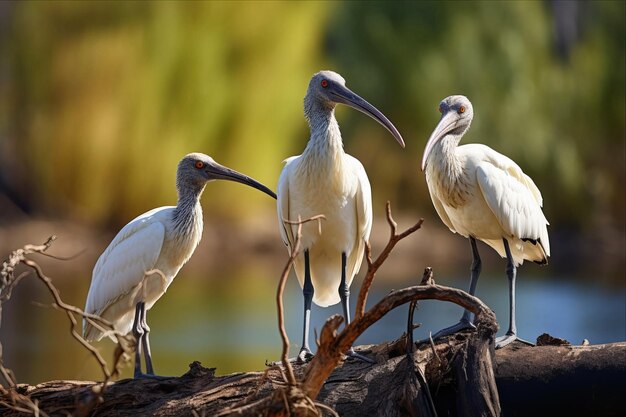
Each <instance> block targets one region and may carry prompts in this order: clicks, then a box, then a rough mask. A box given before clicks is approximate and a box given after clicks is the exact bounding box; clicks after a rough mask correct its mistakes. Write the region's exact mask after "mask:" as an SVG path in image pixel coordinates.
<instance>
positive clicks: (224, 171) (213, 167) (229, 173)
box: [205, 162, 276, 199]
mask: <svg viewBox="0 0 626 417" xmlns="http://www.w3.org/2000/svg"><path fill="white" fill-rule="evenodd" d="M205 169H206V172H207V174H208V175H209V176H210V177H211V178H214V179H216V180H227V181H235V182H239V183H241V184H245V185H248V186H250V187H252V188H256V189H257V190H260V191H263V192H264V193H265V194H267V195H269V196H270V197H273V198H274V199H276V194H275V193H274V191H272V190H270V189H269V188H267V187H266V186H265V185H263V184H261V183H260V182H258V181H256V180H255V179H252V178H250V177H248V176H247V175H244V174H242V173H240V172H237V171H235V170H234V169H230V168H228V167H225V166H224V165H220V164H218V163H217V162H213V163H212V164H207V166H206V168H205Z"/></svg>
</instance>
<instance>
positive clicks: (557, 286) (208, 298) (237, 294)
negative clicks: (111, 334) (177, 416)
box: [0, 265, 626, 383]
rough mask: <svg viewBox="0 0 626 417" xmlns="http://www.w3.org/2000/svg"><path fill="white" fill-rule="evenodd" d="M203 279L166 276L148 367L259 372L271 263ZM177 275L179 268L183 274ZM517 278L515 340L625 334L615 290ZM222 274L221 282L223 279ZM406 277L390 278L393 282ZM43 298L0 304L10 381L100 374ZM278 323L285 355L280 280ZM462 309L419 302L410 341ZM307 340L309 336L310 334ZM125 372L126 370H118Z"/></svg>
mask: <svg viewBox="0 0 626 417" xmlns="http://www.w3.org/2000/svg"><path fill="white" fill-rule="evenodd" d="M212 271H213V273H212V277H211V278H205V277H199V276H195V277H191V276H184V275H181V276H179V277H177V278H176V280H175V282H174V283H173V285H172V286H171V287H170V290H169V291H168V292H167V294H165V295H164V296H163V298H162V299H161V300H160V301H159V302H158V303H157V304H156V305H155V306H154V308H153V309H152V310H151V311H150V312H149V313H148V322H149V324H150V327H151V328H152V333H151V343H152V351H153V359H154V361H155V368H156V371H157V373H159V374H162V375H181V374H182V373H184V372H185V371H186V370H187V369H188V364H189V363H191V362H192V361H194V360H199V361H201V362H202V364H203V365H204V366H207V367H208V366H211V367H217V368H218V370H217V372H218V374H226V373H230V372H235V371H250V370H262V369H263V368H264V363H265V360H270V361H271V360H277V359H278V358H279V356H280V351H281V347H282V345H281V341H280V337H279V334H278V329H277V325H276V307H275V291H276V286H277V283H278V274H279V273H280V269H279V268H278V269H276V268H274V267H273V266H272V267H265V266H260V267H258V268H256V269H254V268H251V267H250V266H247V267H246V266H245V265H244V266H241V267H234V268H213V269H212ZM183 272H184V270H183ZM524 272H526V271H525V269H524V268H522V269H521V270H520V273H519V275H518V277H519V278H518V287H517V301H518V306H517V308H518V314H517V327H518V332H519V335H520V337H522V338H524V339H527V340H530V341H534V340H535V339H536V337H537V336H539V335H540V334H542V333H550V334H551V335H553V336H556V337H560V338H564V339H567V340H569V341H571V342H572V343H574V344H579V343H581V342H582V340H583V339H588V340H589V341H590V342H591V343H592V344H600V343H607V342H615V341H624V340H626V334H625V332H626V330H625V329H626V307H625V291H624V289H623V288H618V289H608V288H604V287H601V286H599V285H597V284H595V283H593V282H589V281H585V282H580V281H573V280H568V279H564V278H559V277H541V279H537V278H535V277H533V276H529V275H527V274H525V273H524ZM226 277H228V278H226ZM377 280H379V281H378V282H375V284H374V287H373V291H372V293H371V294H370V296H369V299H368V306H371V305H373V304H374V303H375V302H377V301H379V300H380V299H381V298H382V297H383V296H384V295H385V294H386V293H388V292H389V291H390V290H391V289H392V286H391V285H385V282H384V276H383V274H380V276H379V277H377ZM437 282H438V283H439V284H442V285H450V286H456V287H459V288H465V287H466V286H467V284H468V283H467V277H465V276H463V277H457V278H454V279H444V278H441V277H440V278H439V279H438V281H437ZM360 283H361V279H357V280H356V281H355V283H354V285H353V288H352V290H353V296H352V300H351V304H352V307H351V308H352V309H351V311H352V312H354V308H355V304H356V298H357V291H358V289H359V286H360ZM56 284H57V285H58V286H59V288H60V289H61V292H62V296H63V298H64V300H66V301H68V302H70V303H73V304H76V305H79V306H82V305H83V304H84V297H85V294H86V292H87V288H88V284H89V283H88V282H87V281H85V280H82V281H81V282H76V281H60V282H57V283H56ZM409 284H410V283H405V284H403V283H402V282H394V283H393V287H395V288H401V287H403V286H408V285H409ZM507 286H508V284H507V281H506V278H505V277H504V275H502V276H488V275H487V274H485V275H484V276H483V277H481V279H480V281H479V284H478V290H477V295H478V296H479V297H480V298H481V299H482V300H483V301H484V302H485V303H487V304H488V305H489V306H490V307H491V308H492V309H494V311H495V313H496V316H497V317H498V320H499V323H500V327H501V329H500V331H499V334H503V333H504V332H505V331H506V326H507V323H508V301H507V300H508V297H507ZM49 300H50V298H49V296H48V295H47V293H46V292H45V290H42V286H41V285H40V284H39V283H38V282H36V280H35V279H33V278H27V279H25V280H24V281H23V282H22V283H21V284H20V286H19V287H18V288H17V290H16V292H15V293H14V296H13V298H12V299H11V300H10V301H9V302H8V303H7V304H6V305H5V309H4V311H3V317H2V319H3V322H2V329H1V331H0V337H1V340H2V343H3V347H4V363H5V366H7V367H9V368H11V369H13V370H14V371H15V373H16V375H17V378H18V380H19V381H20V382H28V383H37V382H41V381H44V380H51V379H99V378H101V373H100V372H99V369H98V367H97V364H96V363H95V361H94V360H93V358H92V357H90V355H89V354H88V353H87V352H86V351H85V350H84V349H83V348H82V347H81V346H79V345H78V343H77V342H76V341H75V340H73V339H72V338H71V336H70V334H69V332H68V322H67V318H66V317H65V314H64V313H62V312H60V311H57V310H54V309H51V308H49V307H43V306H41V305H36V304H33V301H37V302H41V303H46V304H49V302H50V301H49ZM285 308H286V328H287V332H288V334H289V337H290V338H291V343H292V347H291V355H295V354H296V353H297V351H298V349H299V346H300V342H301V331H302V330H301V329H302V328H301V326H302V296H301V290H300V288H299V286H298V284H297V281H296V279H295V277H294V276H293V275H292V276H290V278H289V281H288V285H287V288H286V291H285ZM407 310H408V307H407V306H402V307H399V308H397V309H396V310H394V311H392V312H391V313H389V314H388V315H387V316H385V317H383V318H382V320H381V321H379V322H378V323H376V324H374V325H373V326H372V327H371V328H369V329H368V330H367V331H366V332H365V333H364V334H363V335H362V336H361V337H360V338H359V339H358V340H357V343H358V344H368V343H377V342H381V341H385V340H394V339H396V338H398V337H399V336H400V335H401V334H402V333H403V332H404V331H405V326H406V317H407ZM340 312H341V309H340V306H339V305H336V306H332V307H329V308H325V309H322V308H319V307H316V306H314V307H313V311H312V328H313V329H317V330H318V331H319V330H320V329H321V327H322V325H323V323H324V320H325V319H326V318H327V317H328V316H329V315H331V314H335V313H336V314H340ZM461 313H462V310H461V308H459V307H458V306H456V305H453V304H450V303H446V302H440V301H422V302H420V305H419V310H417V311H416V314H415V322H416V323H421V324H422V325H421V327H420V328H418V329H417V330H416V331H415V337H416V338H424V337H427V336H428V334H429V332H433V333H434V332H436V331H437V330H439V329H441V328H443V327H446V326H448V325H451V324H453V323H455V322H456V321H457V320H458V319H459V317H460V315H461ZM312 337H313V336H312ZM97 346H98V347H99V348H100V349H102V352H103V355H104V357H105V358H106V359H107V360H108V359H109V358H110V357H111V353H112V350H113V344H112V343H111V342H110V341H102V342H99V343H97ZM130 375H131V366H130V365H129V366H127V367H126V368H125V370H124V373H123V376H124V377H128V376H130Z"/></svg>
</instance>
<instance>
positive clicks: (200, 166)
mask: <svg viewBox="0 0 626 417" xmlns="http://www.w3.org/2000/svg"><path fill="white" fill-rule="evenodd" d="M216 179H223V180H230V181H236V182H240V183H243V184H246V185H249V186H251V187H254V188H257V189H259V190H261V191H263V192H264V193H266V194H269V195H270V196H272V197H274V198H276V195H275V194H274V193H273V192H272V191H271V190H270V189H268V188H267V187H265V186H264V185H262V184H260V183H258V182H257V181H255V180H253V179H252V178H250V177H247V176H245V175H243V174H240V173H238V172H237V171H234V170H232V169H230V168H227V167H224V166H222V165H220V164H218V163H217V162H215V161H214V160H213V159H212V158H211V157H209V156H207V155H204V154H201V153H192V154H189V155H187V156H185V157H184V158H183V159H182V160H181V161H180V163H179V164H178V170H177V175H176V188H177V191H178V204H177V205H176V206H166V207H160V208H156V209H153V210H150V211H148V212H147V213H144V214H142V215H140V216H139V217H137V218H135V219H134V220H132V221H131V222H130V223H128V224H127V225H126V226H124V227H123V228H122V230H120V231H119V233H118V234H117V236H115V238H114V239H113V241H112V242H111V243H110V244H109V246H108V247H107V248H106V250H105V251H104V252H103V253H102V255H100V258H99V259H98V262H97V263H96V266H95V267H94V270H93V275H92V279H91V286H90V288H89V293H88V295H87V302H86V305H85V311H86V312H87V313H90V314H96V315H99V316H101V317H103V318H105V319H106V320H108V321H109V322H111V323H112V324H113V327H114V329H115V330H116V331H119V332H121V333H122V334H127V333H130V332H131V331H132V332H133V334H134V335H135V337H136V338H137V348H136V352H135V377H136V378H137V377H143V376H151V377H154V371H153V368H152V359H151V355H150V343H149V339H148V333H149V331H150V328H149V327H148V325H147V323H146V311H147V310H149V309H150V308H151V307H152V306H153V305H154V303H155V302H156V301H157V300H158V299H159V298H161V296H163V294H165V292H166V291H167V288H168V287H169V285H170V284H171V283H172V281H173V280H174V277H175V276H176V274H178V271H179V270H180V269H181V268H182V266H183V265H184V264H185V263H186V262H187V261H188V260H189V258H190V257H191V255H192V254H193V252H194V250H195V249H196V247H197V246H198V243H199V242H200V238H201V236H202V208H201V206H200V196H201V194H202V192H203V190H204V187H205V185H206V183H207V182H208V181H212V180H216ZM83 333H84V335H85V337H86V338H87V340H100V339H101V338H102V337H104V336H105V334H104V333H103V332H102V331H101V330H100V329H99V328H97V327H96V326H94V325H93V324H92V323H90V322H89V321H88V320H86V319H85V320H83ZM109 336H111V335H109ZM142 349H143V350H144V351H145V360H146V369H147V373H146V374H143V373H142V372H141V351H142Z"/></svg>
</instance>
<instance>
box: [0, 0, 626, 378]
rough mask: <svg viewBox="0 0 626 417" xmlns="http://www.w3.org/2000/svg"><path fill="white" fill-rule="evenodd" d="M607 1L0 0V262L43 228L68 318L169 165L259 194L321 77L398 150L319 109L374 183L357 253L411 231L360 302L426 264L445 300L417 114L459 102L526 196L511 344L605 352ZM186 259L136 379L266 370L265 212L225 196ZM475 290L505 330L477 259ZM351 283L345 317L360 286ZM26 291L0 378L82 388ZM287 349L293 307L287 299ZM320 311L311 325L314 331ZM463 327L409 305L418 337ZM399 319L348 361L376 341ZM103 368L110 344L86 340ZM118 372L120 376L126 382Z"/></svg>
mask: <svg viewBox="0 0 626 417" xmlns="http://www.w3.org/2000/svg"><path fill="white" fill-rule="evenodd" d="M624 23H625V4H624V2H613V1H610V2H553V1H536V2H497V3H496V2H475V3H473V2H464V3H457V2H417V3H413V2H380V3H378V2H349V3H348V2H346V3H339V2H332V3H331V2H288V3H287V2H254V3H249V2H228V3H226V2H205V3H203V2H190V3H185V2H166V1H161V2H150V3H144V2H69V1H68V2H62V1H54V2H1V3H0V258H2V259H4V258H6V257H7V256H8V254H9V253H10V252H11V251H12V250H14V249H17V248H19V247H22V246H23V245H25V244H27V243H37V244H39V243H42V242H43V241H45V239H46V238H47V237H48V236H49V235H51V234H55V235H57V236H58V240H57V241H56V243H55V244H54V245H53V247H52V249H51V251H50V252H51V253H53V254H56V255H59V256H72V255H77V254H78V255H77V256H76V257H75V258H73V259H71V260H69V261H59V260H51V259H45V258H42V259H40V261H41V264H42V265H43V266H44V270H45V271H46V272H47V273H48V274H49V275H50V276H51V277H52V278H53V280H54V282H55V284H56V285H57V286H58V287H59V288H60V289H61V292H62V296H63V298H64V300H65V301H67V302H69V303H71V304H75V305H78V306H81V307H82V306H83V305H84V299H85V297H86V293H87V289H88V287H89V282H90V279H91V269H92V268H93V265H94V263H95V261H96V259H97V258H98V256H99V255H100V253H101V252H102V250H103V249H104V248H105V247H106V246H107V245H108V243H109V242H110V240H111V239H112V237H113V236H114V235H115V233H116V232H117V231H118V230H119V228H121V227H122V226H123V225H124V224H126V223H127V222H128V221H129V220H131V219H132V218H134V217H135V216H136V215H138V214H140V213H142V212H144V211H147V210H148V209H151V208H153V207H157V206H161V205H171V204H174V203H175V200H176V192H175V188H174V176H175V170H176V165H177V163H178V161H179V160H180V158H181V157H182V156H183V155H185V154H186V153H188V152H191V151H200V152H204V153H208V154H210V155H212V156H213V157H214V158H215V159H216V160H217V161H218V162H220V163H222V164H225V165H228V166H230V167H232V168H234V169H237V170H239V171H242V172H244V173H246V174H248V175H250V176H252V177H254V178H256V179H258V180H259V181H261V182H264V183H265V184H267V185H268V186H270V187H271V188H275V186H276V182H277V179H278V175H279V173H280V170H281V168H282V164H281V161H282V160H283V159H284V158H286V157H288V156H290V155H294V154H299V153H300V152H301V151H302V149H304V147H305V144H306V141H307V138H308V128H307V125H306V123H305V120H304V118H303V114H302V98H303V97H304V93H305V90H306V87H307V85H308V81H309V78H310V77H311V75H312V74H313V73H314V72H316V71H318V70H320V69H333V70H335V71H337V72H339V73H341V74H342V75H343V76H344V77H345V78H346V80H347V84H348V86H349V87H350V88H352V89H353V90H354V91H355V92H357V93H358V94H360V95H361V96H362V97H364V98H366V99H367V100H368V101H370V102H371V103H373V104H374V105H375V106H377V107H378V108H379V109H380V110H382V111H383V112H384V113H385V114H386V115H387V116H388V117H389V118H390V119H391V120H392V121H393V123H394V124H395V125H396V126H397V127H398V129H399V130H400V131H401V132H402V134H403V136H404V138H405V141H406V143H407V146H406V149H404V150H403V149H401V148H400V147H399V146H397V144H396V143H395V141H394V140H393V138H391V136H390V135H389V134H388V133H387V132H386V131H385V130H384V129H383V128H381V127H380V126H378V125H377V124H376V123H375V122H374V121H372V120H371V119H368V118H367V117H365V116H363V115H362V114H360V113H358V112H355V111H352V110H346V109H345V108H338V110H337V117H338V120H339V123H340V125H341V128H342V133H343V137H344V143H345V149H346V150H347V152H349V153H350V154H352V155H354V156H355V157H357V158H358V159H360V160H361V162H362V163H363V165H364V166H365V167H366V169H367V171H368V174H369V177H370V181H371V183H372V189H373V199H374V213H375V219H376V220H375V224H374V228H373V232H372V244H373V249H374V253H375V254H377V253H378V251H379V250H380V249H381V248H382V247H383V245H384V244H385V242H386V239H387V236H388V229H387V225H386V222H385V219H384V204H385V201H387V200H390V201H391V202H392V208H393V212H394V216H395V218H396V220H398V222H399V224H400V227H401V228H404V227H408V226H410V225H412V224H413V223H414V222H415V221H417V220H418V219H419V218H420V217H424V218H425V223H424V226H423V228H422V230H419V231H418V232H417V233H416V234H415V235H413V236H411V237H409V238H407V239H406V241H403V242H402V243H401V244H400V245H399V247H398V248H397V250H396V251H395V252H394V253H393V255H392V256H391V258H390V259H389V261H388V262H387V264H386V265H385V266H384V267H383V268H382V269H381V270H380V271H379V274H378V277H377V280H378V281H377V282H376V283H375V286H374V293H373V294H371V295H370V297H369V302H370V305H371V304H372V303H374V302H376V301H377V300H379V299H380V298H381V297H382V296H383V295H384V294H385V293H386V292H388V291H389V290H390V289H392V288H401V287H405V286H408V285H413V284H415V283H416V282H417V279H418V278H419V277H421V274H422V271H423V268H424V267H425V266H432V267H434V270H435V278H436V280H437V281H438V282H439V283H441V284H447V285H454V286H459V287H462V288H466V286H467V285H468V279H469V266H470V251H469V245H468V243H467V240H465V239H463V238H461V237H459V236H458V235H453V234H452V233H450V232H449V231H448V230H447V229H446V228H445V227H444V226H443V225H442V223H441V221H440V220H439V219H438V217H437V215H436V213H435V211H434V209H433V208H432V205H431V202H430V197H429V196H428V193H427V190H426V183H425V179H424V175H423V174H422V172H421V171H420V168H419V163H420V161H421V156H422V151H423V148H424V145H425V142H426V139H427V138H428V136H429V134H430V132H431V131H432V129H434V127H435V125H436V124H437V122H438V120H439V113H438V112H437V106H438V103H439V101H440V100H441V99H443V98H444V97H446V96H448V95H451V94H464V95H466V96H468V97H469V98H470V99H471V100H472V103H473V105H474V109H475V114H476V116H475V119H474V123H473V124H472V128H471V129H470V131H469V133H468V134H467V135H466V136H465V138H464V142H465V143H469V142H481V143H485V144H487V145H489V146H491V147H493V148H494V149H496V150H498V151H500V152H502V153H504V154H506V155H508V156H509V157H511V158H513V159H514V160H515V161H516V162H517V163H518V164H519V165H520V166H521V167H522V168H523V169H524V171H525V172H526V173H527V174H528V175H530V176H531V177H532V178H533V179H534V180H535V182H536V184H537V185H538V186H539V188H540V189H541V190H542V192H543V196H544V208H545V213H546V216H547V218H548V219H549V221H550V223H551V226H550V228H549V232H550V237H551V240H552V244H551V246H552V258H551V260H550V265H549V266H548V267H543V268H542V267H538V266H536V265H534V264H525V265H524V266H523V267H522V268H521V269H520V271H519V273H518V277H519V280H518V282H519V284H518V285H519V286H518V303H519V307H518V310H519V311H518V328H519V330H520V335H521V336H522V337H524V338H526V339H529V340H534V339H535V338H536V337H537V336H538V335H539V334H541V333H543V332H549V333H551V334H552V335H554V336H557V337H563V338H566V339H569V340H570V341H571V342H573V343H576V344H578V343H580V342H581V341H582V340H583V339H584V338H587V339H589V340H590V341H591V343H604V342H611V341H618V340H622V341H623V340H625V339H626V335H625V327H626V325H625V321H626V318H625V316H626V310H625V298H626V297H625V295H626V293H625V282H624V274H625V254H624V252H625V249H624V241H625V233H624V228H625V197H624V195H625V194H624V183H625V164H624V151H625V111H626V109H625V82H624V80H625V65H624V62H625V49H626V47H625V39H626V34H625V24H624ZM202 203H203V208H204V213H205V232H204V237H203V241H202V243H201V246H200V247H199V248H198V250H197V251H196V254H195V256H194V257H193V258H192V260H191V261H190V263H189V264H188V265H187V266H185V268H183V270H182V271H181V273H180V274H179V276H178V277H177V279H176V281H175V283H174V284H173V285H172V286H171V287H170V289H169V291H168V293H167V294H166V295H165V296H163V298H162V299H161V300H160V301H159V303H157V304H156V306H155V307H154V308H153V309H152V310H151V311H150V313H149V323H150V326H151V328H152V333H151V338H152V348H153V357H154V359H155V367H156V370H157V372H158V373H160V374H164V375H168V374H169V375H180V374H182V373H183V372H185V370H186V369H187V364H188V363H190V362H192V361H193V360H200V361H201V362H202V363H203V365H205V366H217V367H218V373H221V374H223V373H228V372H234V371H244V370H262V369H263V367H264V360H265V359H268V360H275V359H277V358H278V357H279V354H280V349H281V343H280V339H279V335H278V331H277V329H276V318H275V317H276V310H275V305H274V296H275V291H276V284H277V282H278V278H279V276H280V273H281V270H282V267H283V265H284V263H285V261H286V258H287V256H286V255H287V254H286V251H285V250H284V247H283V245H282V243H281V241H280V237H279V234H278V231H277V230H278V229H277V221H276V215H275V203H274V202H273V201H272V200H271V199H269V198H267V196H264V195H263V194H261V193H259V192H255V191H252V190H251V189H247V188H246V187H243V186H239V185H235V184H232V183H224V184H221V183H212V184H209V185H208V186H207V189H206V192H205V194H204V197H203V199H202ZM479 249H480V250H481V254H482V257H483V260H484V266H483V275H482V277H481V280H480V282H479V285H478V291H477V295H478V296H479V297H481V298H482V299H483V300H484V301H485V302H487V303H488V304H489V305H490V306H491V307H492V308H494V310H495V311H496V314H497V316H498V318H499V320H500V323H501V327H506V323H507V314H508V310H507V295H506V294H507V293H506V288H507V281H506V278H505V275H504V267H505V264H504V261H503V260H501V259H499V258H498V257H497V255H495V253H494V252H493V251H492V250H491V249H488V248H487V247H486V246H485V245H482V244H481V245H480V247H479ZM362 275H363V271H362V272H361V274H360V276H359V277H358V278H357V279H356V280H355V283H354V284H353V286H352V290H353V295H354V296H353V301H355V300H356V294H357V293H358V289H359V287H360V283H361V276H362ZM50 301H51V299H50V298H49V296H48V294H47V293H46V292H45V291H44V290H43V288H42V286H41V285H40V284H39V282H37V281H36V280H35V279H32V278H27V279H25V280H23V281H22V282H21V283H20V285H19V286H18V288H17V290H16V291H15V293H14V295H13V297H12V298H11V300H10V301H9V302H8V303H7V304H5V306H4V309H3V315H2V328H1V330H0V339H1V341H2V344H3V346H4V364H5V365H6V366H8V367H10V368H12V369H13V370H14V371H15V373H16V375H17V378H18V380H19V381H22V382H30V383H36V382H40V381H43V380H49V379H88V378H100V377H101V376H100V374H99V371H98V368H97V367H96V364H95V362H94V361H93V360H92V358H90V356H89V355H88V354H87V353H86V351H84V350H83V349H82V348H81V347H80V346H79V345H78V344H77V343H76V342H75V341H74V340H73V339H72V338H71V336H70V335H69V333H68V330H67V326H68V324H67V319H66V317H65V315H64V314H63V313H61V312H59V311H56V310H54V309H52V308H50V307H49V304H50ZM286 305H287V312H288V313H287V314H288V315H287V325H288V332H289V335H290V337H291V339H292V354H295V353H296V352H297V349H298V348H299V343H300V334H301V310H302V300H301V292H300V289H299V287H298V285H297V283H296V280H295V277H294V276H292V277H291V278H290V280H289V285H288V287H287V292H286ZM331 313H340V308H339V306H334V307H331V308H328V309H319V308H314V310H313V320H314V322H313V326H315V327H316V328H317V329H319V328H320V327H321V324H322V323H323V321H324V319H325V318H326V317H328V316H329V315H330V314H331ZM460 314H461V310H460V309H459V308H458V307H456V306H452V305H448V304H446V303H441V302H424V303H422V304H421V308H420V310H419V311H418V312H417V315H416V320H417V321H420V322H422V323H423V327H422V328H420V329H418V330H417V332H416V333H417V337H426V336H427V335H428V332H429V331H433V332H434V331H436V330H438V329H440V328H441V327H444V326H446V325H449V324H452V323H454V322H456V320H458V317H459V316H460ZM405 316H406V308H400V309H398V310H397V311H395V312H394V313H393V314H391V315H389V316H388V317H385V318H384V319H383V321H382V322H381V323H377V324H376V325H375V326H374V327H372V328H371V329H370V330H368V332H367V333H365V334H364V335H363V336H362V337H361V339H360V340H359V341H358V343H374V342H380V341H382V340H392V339H395V338H397V337H399V336H400V335H401V334H402V332H403V331H404V325H405V324H404V323H405ZM98 346H99V347H101V348H102V349H103V351H104V354H105V355H106V357H107V358H108V357H109V355H110V352H111V351H112V346H111V343H110V342H108V341H103V342H101V343H99V344H98ZM130 374H131V372H130V367H128V368H127V369H126V371H125V374H124V375H125V376H128V375H130Z"/></svg>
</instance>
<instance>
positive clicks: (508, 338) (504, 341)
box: [496, 333, 535, 349]
mask: <svg viewBox="0 0 626 417" xmlns="http://www.w3.org/2000/svg"><path fill="white" fill-rule="evenodd" d="M515 341H518V342H521V343H524V344H526V345H528V346H535V344H534V343H531V342H529V341H527V340H524V339H520V338H519V337H517V335H516V334H515V333H507V334H505V335H504V336H500V337H497V338H496V349H502V348H503V347H505V346H507V345H509V344H511V343H512V342H515Z"/></svg>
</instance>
